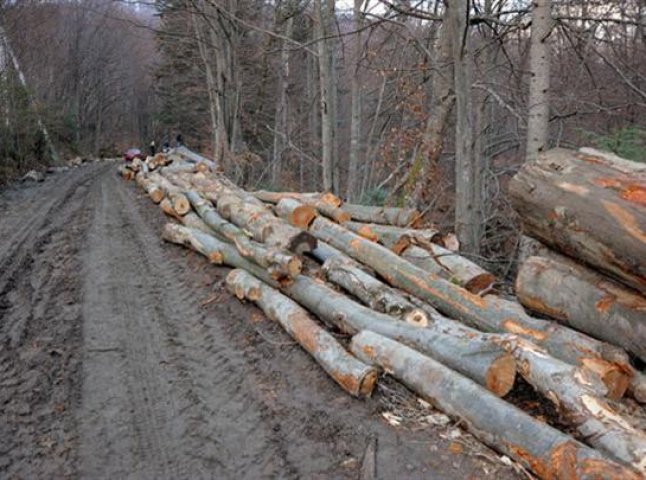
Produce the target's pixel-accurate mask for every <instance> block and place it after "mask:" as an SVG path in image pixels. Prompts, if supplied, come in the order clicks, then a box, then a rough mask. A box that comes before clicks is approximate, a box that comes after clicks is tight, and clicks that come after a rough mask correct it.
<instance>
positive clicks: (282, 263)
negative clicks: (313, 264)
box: [186, 191, 303, 280]
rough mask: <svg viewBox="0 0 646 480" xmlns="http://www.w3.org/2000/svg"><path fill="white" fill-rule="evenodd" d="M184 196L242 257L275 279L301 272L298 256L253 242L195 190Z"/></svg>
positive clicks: (289, 276) (291, 276) (290, 276)
mask: <svg viewBox="0 0 646 480" xmlns="http://www.w3.org/2000/svg"><path fill="white" fill-rule="evenodd" d="M186 197H187V198H188V200H190V204H191V205H193V208H195V211H196V212H197V213H198V214H199V215H200V217H201V218H202V220H204V222H205V223H206V224H207V225H208V226H209V227H211V228H212V229H213V230H214V231H216V232H217V233H219V234H220V235H221V236H222V237H223V238H226V239H227V240H229V241H230V242H231V243H233V244H234V245H235V247H236V249H237V250H238V252H240V254H241V255H242V256H243V257H245V258H248V259H250V260H252V261H254V262H255V263H257V264H258V265H260V266H261V267H264V268H267V269H268V271H269V273H270V274H271V276H272V277H274V278H275V279H277V280H280V279H282V278H294V277H295V276H296V275H298V274H299V273H301V268H302V266H303V264H302V262H301V260H300V259H299V258H298V257H296V256H294V255H291V254H288V253H285V252H282V251H280V250H278V249H275V248H267V246H265V245H263V244H260V243H257V242H254V241H253V240H251V239H250V238H249V237H247V235H246V234H245V233H244V232H243V231H242V230H240V228H238V227H236V226H235V225H234V224H232V223H229V222H227V221H226V220H225V219H224V218H222V217H221V216H220V215H219V214H218V213H217V211H216V210H215V208H213V206H212V205H211V202H209V201H208V200H205V199H204V198H202V197H201V196H200V194H198V193H197V192H195V191H188V192H186Z"/></svg>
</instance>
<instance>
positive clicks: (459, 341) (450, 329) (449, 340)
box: [163, 224, 516, 396]
mask: <svg viewBox="0 0 646 480" xmlns="http://www.w3.org/2000/svg"><path fill="white" fill-rule="evenodd" d="M200 233H201V232H199V231H195V230H193V229H188V228H186V227H182V226H179V225H171V224H168V225H166V227H164V234H163V238H164V239H165V240H167V241H171V242H175V243H178V244H180V245H185V246H188V247H190V248H193V249H194V250H196V251H198V252H199V253H202V254H203V255H206V256H207V257H209V256H212V257H215V258H219V259H221V261H222V263H224V264H226V265H229V266H232V267H235V268H241V269H243V270H246V271H248V272H250V273H251V274H253V275H254V276H255V277H257V278H259V279H261V280H262V281H264V282H265V283H267V284H269V285H271V286H273V287H275V288H280V289H281V290H282V291H283V292H284V293H285V294H287V295H288V296H289V297H291V298H292V299H293V300H295V301H296V302H298V303H300V304H301V305H302V306H304V307H305V308H307V309H308V310H309V311H311V312H313V313H314V314H316V315H317V316H318V317H319V318H321V319H323V320H324V321H326V322H328V323H331V324H333V325H335V326H336V327H338V328H339V329H341V330H342V331H344V332H347V333H356V332H358V331H359V330H363V329H367V328H370V329H371V330H373V331H376V332H379V333H381V334H383V335H386V336H389V337H392V338H395V339H398V340H400V341H403V342H405V343H407V344H410V345H412V346H414V347H415V348H418V349H420V350H423V351H424V352H426V353H428V354H429V355H432V356H433V357H434V358H437V359H438V360H439V361H441V362H443V363H445V364H446V365H449V366H450V367H451V368H454V369H455V370H457V371H459V372H462V373H464V374H465V375H467V376H469V378H472V379H473V380H475V381H477V382H478V383H481V384H482V385H484V386H486V387H487V388H488V389H489V390H491V391H492V392H494V393H495V394H497V395H501V396H502V395H505V394H507V393H508V392H509V391H510V390H511V388H512V386H513V383H514V378H515V373H516V363H515V361H514V360H513V358H512V356H511V355H510V354H508V353H507V352H505V350H504V348H503V347H502V346H501V342H500V336H499V335H489V334H484V333H481V332H477V331H475V330H471V329H467V328H466V327H464V326H461V325H455V326H451V325H444V324H441V325H440V324H436V323H433V322H432V323H430V324H429V326H428V327H427V328H421V327H416V326H413V325H410V324H407V323H404V322H400V321H397V320H395V319H393V318H392V317H390V316H388V315H385V314H383V313H379V312H375V311H373V310H371V309H369V308H366V307H364V306H362V305H360V304H358V303H356V302H354V301H352V300H351V299H349V298H348V297H346V296H345V295H342V294H341V293H339V292H336V291H335V290H333V289H331V288H330V287H328V286H326V285H325V284H323V282H320V281H316V280H314V279H312V278H309V277H306V276H304V275H298V276H297V277H296V278H295V279H293V280H292V281H283V282H276V281H275V280H274V279H273V278H272V277H271V276H270V275H269V274H268V273H267V271H266V270H265V269H263V268H261V267H259V266H258V265H256V264H255V263H253V262H250V261H249V260H247V259H245V258H243V257H242V256H241V255H240V254H239V253H238V251H237V250H236V248H235V247H234V246H233V245H230V244H228V243H226V242H224V241H222V240H219V239H217V238H214V237H211V239H210V240H208V242H205V241H204V239H203V238H202V236H201V235H200ZM192 238H196V239H197V240H198V241H197V242H195V243H192V242H191V241H190V240H187V239H192ZM204 245H208V247H209V248H210V249H211V250H208V249H205V248H204Z"/></svg>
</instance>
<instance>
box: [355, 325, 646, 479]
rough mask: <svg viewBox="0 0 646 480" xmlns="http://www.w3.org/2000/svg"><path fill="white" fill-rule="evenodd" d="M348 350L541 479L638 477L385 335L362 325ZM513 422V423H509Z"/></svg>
mask: <svg viewBox="0 0 646 480" xmlns="http://www.w3.org/2000/svg"><path fill="white" fill-rule="evenodd" d="M351 349H352V352H353V353H354V354H355V355H356V356H357V357H358V358H359V359H361V360H363V361H364V362H366V363H371V364H374V365H378V366H380V367H382V368H384V369H387V370H388V372H389V373H390V374H391V375H393V376H394V377H395V378H397V379H398V380H399V381H401V382H403V383H404V384H405V385H406V386H407V387H408V388H410V389H411V390H413V391H414V392H416V393H418V394H420V395H421V396H422V397H424V398H425V399H427V400H429V401H430V402H431V403H432V404H433V406H435V407H437V408H439V409H440V410H442V411H444V412H445V413H447V414H448V415H450V416H452V417H454V418H456V419H459V420H460V422H462V423H463V424H464V425H465V426H466V428H467V430H469V431H470V432H471V433H472V434H473V435H474V436H475V437H476V438H478V439H479V440H481V441H482V442H484V443H485V444H487V445H489V446H490V447H492V448H494V449H495V450H497V451H499V452H501V453H503V454H504V455H507V456H509V457H510V458H513V459H514V460H516V461H518V462H519V463H520V464H521V465H523V466H524V467H525V468H528V469H530V470H531V471H532V472H534V473H535V474H536V475H538V476H539V477H540V478H542V479H545V480H555V479H563V480H570V479H573V478H577V479H589V480H593V479H594V480H596V479H599V478H621V479H634V480H636V479H638V478H639V476H638V475H637V474H636V473H634V472H633V471H632V470H630V469H628V468H625V467H622V466H620V465H617V464H615V463H613V462H612V461H609V460H606V459H605V458H604V457H603V456H602V455H601V454H600V453H598V452H597V451H595V450H593V449H591V448H588V447H586V446H585V445H582V444H581V443H579V442H576V441H575V440H573V439H572V438H571V437H569V436H567V435H565V434H564V433H561V432H559V431H558V430H556V429H554V428H552V427H550V426H548V425H546V424H545V423H544V422H540V421H538V420H536V419H534V418H532V417H530V416H529V415H527V414H526V413H524V412H523V411H521V410H519V409H518V408H516V407H514V406H512V405H510V404H509V403H507V402H505V401H504V400H502V399H500V398H497V397H496V396H495V395H492V394H491V393H490V392H488V391H487V390H485V389H483V388H481V387H480V386H478V385H476V384H475V383H473V382H472V381H470V380H468V379H466V378H464V377H463V376H462V375H459V374H456V373H455V372H454V371H452V370H450V369H448V368H446V367H445V366H444V365H441V364H440V363H438V362H436V361H434V360H432V359H430V358H428V357H426V356H424V355H422V354H420V353H418V352H416V351H414V350H412V349H410V348H408V347H406V346H404V345H401V344H399V343H397V342H395V341H393V340H390V339H388V338H384V337H382V336H380V335H378V334H376V333H373V332H370V331H363V332H361V333H359V334H358V335H355V336H354V338H353V339H352V345H351ZM511 427H513V428H511Z"/></svg>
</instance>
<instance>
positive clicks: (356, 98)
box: [345, 0, 363, 202]
mask: <svg viewBox="0 0 646 480" xmlns="http://www.w3.org/2000/svg"><path fill="white" fill-rule="evenodd" d="M362 4H363V0H354V9H353V18H354V29H355V30H356V33H355V42H354V48H355V58H354V65H353V66H352V87H351V88H352V118H351V124H350V164H349V165H348V180H347V182H348V183H347V186H346V194H345V196H346V200H347V201H349V202H352V201H354V200H356V197H357V167H358V166H359V161H360V156H361V80H360V78H359V62H360V61H361V57H362V47H363V46H362V38H361V37H362V36H361V27H362V25H363V19H362V14H361V5H362Z"/></svg>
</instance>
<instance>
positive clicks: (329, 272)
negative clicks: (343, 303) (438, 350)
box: [323, 256, 429, 327]
mask: <svg viewBox="0 0 646 480" xmlns="http://www.w3.org/2000/svg"><path fill="white" fill-rule="evenodd" d="M351 262H352V263H349V262H347V261H345V260H344V259H343V258H342V257H341V256H334V257H332V258H330V259H328V260H327V261H326V262H325V263H324V264H323V272H324V273H325V277H326V278H327V279H328V281H330V282H332V283H334V284H335V285H338V286H340V287H341V288H343V289H344V290H345V291H347V292H348V293H351V294H352V295H354V296H355V297H357V298H358V299H359V300H361V301H362V302H363V303H364V304H366V305H368V306H369V307H370V308H372V309H373V310H376V311H378V312H382V313H387V314H388V315H390V316H393V317H397V318H400V319H401V320H403V321H405V322H407V323H410V324H412V325H417V326H422V327H426V326H428V323H429V316H428V314H427V313H426V312H425V311H424V310H423V309H421V308H419V307H417V306H416V305H414V304H413V303H411V302H410V301H408V300H407V299H405V298H404V297H403V296H402V295H400V294H399V293H397V292H396V291H395V290H394V289H393V288H391V287H389V286H388V285H385V284H384V283H382V282H380V281H379V280H377V279H376V278H374V277H373V276H372V275H369V274H368V273H366V272H364V271H363V270H362V269H361V268H359V267H358V266H357V265H356V264H355V262H354V260H351Z"/></svg>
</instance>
